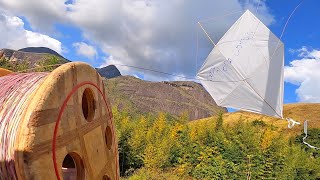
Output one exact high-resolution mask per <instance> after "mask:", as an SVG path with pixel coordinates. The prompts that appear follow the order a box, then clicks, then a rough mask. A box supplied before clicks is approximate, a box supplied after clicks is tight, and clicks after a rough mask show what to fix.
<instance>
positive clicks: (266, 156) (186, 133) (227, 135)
mask: <svg viewBox="0 0 320 180" xmlns="http://www.w3.org/2000/svg"><path fill="white" fill-rule="evenodd" d="M317 107H319V104H311V105H310V104H295V105H286V106H285V115H286V114H290V117H293V118H296V119H297V120H300V119H298V117H299V116H301V117H304V116H302V115H303V114H307V113H308V115H305V116H306V117H307V118H308V119H310V120H311V121H312V122H313V123H311V124H310V129H309V132H310V134H309V135H310V138H308V142H310V143H312V144H313V145H316V146H320V142H319V140H318V138H319V135H320V130H319V129H317V128H316V127H318V123H314V122H315V121H316V120H317V119H318V118H317V117H318V114H319V111H320V108H317ZM113 111H114V117H115V121H116V128H117V135H118V140H119V162H120V168H121V175H122V176H123V178H124V179H247V178H250V179H317V178H320V155H319V152H318V151H316V150H313V149H310V148H308V147H307V146H305V145H304V144H302V143H301V141H302V136H303V133H302V127H295V128H293V129H288V128H286V125H287V124H286V121H283V120H279V119H276V118H270V117H266V116H262V115H257V114H253V113H245V112H236V113H226V114H223V115H219V116H215V117H212V118H207V119H203V120H198V121H192V122H188V120H187V118H186V117H183V116H182V117H178V118H175V119H170V118H168V117H167V116H166V115H165V114H163V113H160V114H158V116H154V115H149V116H131V115H129V114H128V113H126V112H124V111H121V112H120V111H118V110H116V109H115V108H114V109H113ZM303 119H304V118H303ZM318 120H319V119H318ZM292 132H293V133H292Z"/></svg>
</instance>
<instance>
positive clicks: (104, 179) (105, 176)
mask: <svg viewBox="0 0 320 180" xmlns="http://www.w3.org/2000/svg"><path fill="white" fill-rule="evenodd" d="M102 180H111V178H110V177H109V176H107V175H104V176H103V177H102Z"/></svg>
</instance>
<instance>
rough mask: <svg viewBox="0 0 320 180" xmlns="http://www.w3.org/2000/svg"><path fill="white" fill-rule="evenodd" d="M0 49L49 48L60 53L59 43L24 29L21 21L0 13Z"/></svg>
mask: <svg viewBox="0 0 320 180" xmlns="http://www.w3.org/2000/svg"><path fill="white" fill-rule="evenodd" d="M0 39H1V41H0V48H11V49H20V48H24V47H30V46H42V47H49V48H51V49H53V50H55V51H56V52H58V53H61V52H62V48H61V42H60V41H58V40H56V39H54V38H51V37H49V36H47V35H44V34H41V33H37V32H32V31H28V30H25V29H24V23H23V21H22V20H21V19H20V18H19V17H16V16H10V15H6V14H4V13H2V12H1V11H0Z"/></svg>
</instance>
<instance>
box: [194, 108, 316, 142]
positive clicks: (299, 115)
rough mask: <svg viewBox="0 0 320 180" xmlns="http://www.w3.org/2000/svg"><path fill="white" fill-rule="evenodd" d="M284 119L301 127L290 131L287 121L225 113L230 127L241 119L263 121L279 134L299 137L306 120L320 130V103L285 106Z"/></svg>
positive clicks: (225, 121) (254, 115)
mask: <svg viewBox="0 0 320 180" xmlns="http://www.w3.org/2000/svg"><path fill="white" fill-rule="evenodd" d="M284 117H289V118H292V119H294V120H295V121H298V122H300V123H301V125H295V126H294V127H293V128H292V129H289V128H288V127H287V125H288V122H287V121H286V120H283V119H279V118H275V117H270V116H265V115H261V114H256V113H250V112H244V111H238V112H233V113H225V114H224V115H223V120H224V123H225V124H229V125H232V123H234V122H235V121H238V120H239V119H240V118H241V119H242V120H244V121H249V122H250V121H254V120H263V121H264V122H266V123H268V124H272V125H274V126H275V127H277V130H278V132H281V133H285V134H286V135H288V136H292V135H298V134H301V132H302V131H303V122H304V120H306V119H307V120H308V129H311V128H320V103H308V104H306V103H305V104H303V103H297V104H286V105H284ZM213 118H215V117H210V118H206V119H201V120H199V121H206V120H210V119H213ZM192 123H197V121H193V122H192Z"/></svg>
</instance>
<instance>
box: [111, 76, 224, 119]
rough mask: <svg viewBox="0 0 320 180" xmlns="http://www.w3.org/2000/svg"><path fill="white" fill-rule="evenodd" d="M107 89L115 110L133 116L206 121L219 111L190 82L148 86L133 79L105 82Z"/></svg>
mask: <svg viewBox="0 0 320 180" xmlns="http://www.w3.org/2000/svg"><path fill="white" fill-rule="evenodd" d="M105 87H106V89H107V92H108V93H109V98H110V100H111V103H112V105H113V106H117V108H118V109H125V110H126V111H129V112H131V113H157V112H166V113H168V114H171V115H174V116H179V115H182V114H183V113H185V114H187V115H188V117H189V119H190V120H193V119H199V118H206V117H210V116H213V115H215V114H217V113H218V112H219V111H221V112H227V109H226V108H223V107H219V106H217V105H216V103H215V101H214V100H213V99H212V98H211V96H210V95H209V93H208V92H207V91H206V90H205V89H204V88H203V87H202V86H201V85H200V84H198V83H195V82H190V81H173V82H167V81H165V82H149V81H143V80H141V79H138V78H135V77H132V76H119V77H115V78H112V79H107V80H105Z"/></svg>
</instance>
